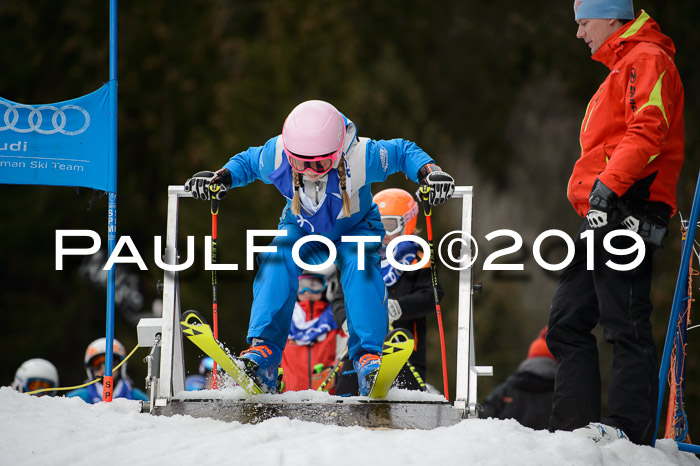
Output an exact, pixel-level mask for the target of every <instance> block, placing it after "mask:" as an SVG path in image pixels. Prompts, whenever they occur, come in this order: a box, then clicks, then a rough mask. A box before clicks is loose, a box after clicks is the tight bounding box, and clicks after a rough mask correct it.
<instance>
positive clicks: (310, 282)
mask: <svg viewBox="0 0 700 466" xmlns="http://www.w3.org/2000/svg"><path fill="white" fill-rule="evenodd" d="M325 289H326V279H325V278H323V277H322V276H320V275H302V276H300V277H299V291H298V294H302V293H304V292H306V291H308V292H309V293H322V292H323V290H325Z"/></svg>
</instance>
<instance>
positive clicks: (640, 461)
mask: <svg viewBox="0 0 700 466" xmlns="http://www.w3.org/2000/svg"><path fill="white" fill-rule="evenodd" d="M302 393H306V392H302ZM278 396H281V397H285V396H287V395H286V394H285V395H278ZM292 396H295V395H292V394H289V396H287V397H292ZM296 396H298V395H296ZM276 399H277V400H279V399H280V398H276ZM141 464H144V465H145V464H148V465H159V464H166V465H168V466H175V465H194V464H255V465H275V466H278V465H300V466H301V465H323V466H336V465H337V466H343V465H348V466H362V465H374V464H378V465H382V466H388V465H401V466H404V465H414V464H415V465H427V466H431V465H466V464H478V465H482V464H484V465H557V466H559V465H597V464H600V465H603V464H604V465H622V464H625V465H669V464H679V465H700V460H698V459H697V458H696V457H695V456H694V455H691V454H689V453H682V452H679V451H678V450H677V448H676V445H675V443H674V442H673V441H671V440H660V441H658V442H657V447H656V448H651V447H640V446H636V445H634V444H632V443H630V442H628V441H625V440H620V441H617V442H614V443H612V444H610V445H607V446H598V445H596V444H595V443H593V442H592V441H590V440H587V439H584V438H579V437H577V436H575V435H574V434H571V433H570V432H557V433H553V434H552V433H549V432H546V431H533V430H532V429H528V428H526V427H522V426H521V425H519V424H518V423H517V422H515V421H499V420H491V419H488V420H476V419H475V420H465V421H462V422H461V423H459V424H457V425H455V426H452V427H442V428H438V429H434V430H430V431H425V430H371V429H364V428H361V427H337V426H328V425H321V424H316V423H311V422H302V421H296V420H289V419H286V418H278V419H273V420H269V421H265V422H262V423H260V424H256V425H247V424H239V423H236V422H232V423H227V422H223V421H215V420H211V419H195V418H192V417H189V416H173V417H164V416H151V415H149V414H140V413H139V404H138V402H136V401H128V400H123V399H117V400H114V401H113V402H112V403H100V404H97V405H88V404H85V403H83V402H82V401H81V400H79V399H77V398H61V397H56V398H49V397H41V398H38V397H32V396H29V395H25V394H19V393H16V392H15V391H13V390H12V389H10V388H9V387H3V388H0V465H8V466H10V465H12V466H14V465H90V466H94V465H104V466H108V465H129V466H134V465H141Z"/></svg>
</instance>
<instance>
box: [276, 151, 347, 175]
mask: <svg viewBox="0 0 700 466" xmlns="http://www.w3.org/2000/svg"><path fill="white" fill-rule="evenodd" d="M338 151H340V149H338ZM338 151H336V152H334V153H331V154H326V155H320V156H318V157H304V156H301V155H295V154H292V153H291V152H289V151H285V152H286V153H287V159H289V165H291V166H292V168H293V169H294V171H296V172H297V173H305V172H307V171H312V172H313V173H315V174H317V175H325V174H326V173H328V172H329V171H331V168H333V163H334V162H335V161H336V160H337V159H338Z"/></svg>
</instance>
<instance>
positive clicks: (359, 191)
mask: <svg viewBox="0 0 700 466" xmlns="http://www.w3.org/2000/svg"><path fill="white" fill-rule="evenodd" d="M397 171H402V172H403V173H405V174H406V176H408V177H409V178H410V179H412V180H413V181H415V182H420V183H422V184H425V185H427V186H428V187H429V188H430V190H429V192H430V196H429V202H430V203H431V204H433V205H437V204H441V203H443V202H445V200H447V199H449V198H450V197H451V195H452V193H453V191H454V180H453V179H452V177H451V176H450V175H448V174H447V173H445V172H443V171H441V169H440V168H439V167H437V166H436V165H434V161H433V159H432V158H430V157H429V156H428V155H427V154H426V153H425V152H424V151H423V150H421V149H420V148H419V147H418V146H417V145H416V144H414V143H413V142H410V141H406V140H403V139H392V140H388V141H385V140H381V141H380V140H372V139H367V138H361V137H358V135H357V129H356V127H355V125H354V123H352V122H351V121H350V120H348V119H347V118H346V117H345V116H343V115H342V114H341V113H340V112H339V111H338V110H336V108H335V107H333V106H332V105H331V104H329V103H327V102H323V101H318V100H312V101H307V102H303V103H301V104H300V105H298V106H297V107H296V108H294V110H292V112H291V113H290V114H289V116H288V117H287V119H286V121H285V123H284V126H283V129H282V135H280V136H276V137H274V138H272V139H270V140H269V141H267V143H265V145H264V146H261V147H251V148H249V149H248V150H247V151H244V152H241V153H240V154H237V155H236V156H234V157H232V158H231V160H230V161H229V162H228V163H227V164H226V165H225V166H224V167H223V168H222V169H220V170H219V171H217V172H216V173H212V172H200V173H197V174H196V175H194V176H193V177H192V178H191V179H189V180H187V182H186V184H185V189H187V190H190V191H192V194H193V197H195V198H198V199H203V200H209V199H211V197H212V196H214V197H215V198H217V199H222V198H223V197H224V196H225V195H226V192H227V191H228V190H229V189H230V188H232V187H239V186H245V185H247V184H249V183H251V182H253V181H255V180H262V181H263V182H264V183H266V184H273V185H274V186H275V187H276V188H277V189H278V190H279V191H280V192H281V193H282V195H283V196H284V197H285V198H286V199H287V204H286V206H285V207H284V210H283V211H282V216H281V218H280V223H279V230H280V232H281V233H282V235H280V236H277V237H276V238H275V239H274V240H273V241H272V243H271V244H270V246H273V247H276V251H275V252H263V253H260V254H259V256H258V263H259V267H260V269H259V271H258V273H257V275H256V277H255V281H254V284H253V305H252V309H251V316H250V324H249V327H248V336H247V340H248V343H250V344H251V345H252V346H251V348H249V349H248V350H246V351H244V352H243V353H242V354H241V357H242V358H244V359H245V361H246V364H247V365H248V367H249V368H250V369H251V370H252V371H253V372H254V373H255V375H256V376H257V378H258V379H259V380H258V381H259V382H261V384H262V388H263V389H265V390H266V391H270V392H271V391H275V389H276V384H277V372H278V371H277V368H278V366H279V365H280V361H281V359H282V350H283V349H284V347H285V344H286V341H287V335H288V334H289V328H290V324H291V320H292V312H293V309H294V303H295V301H296V295H297V290H298V277H299V275H301V272H302V268H301V267H300V264H297V263H295V261H294V259H293V255H292V248H293V246H294V244H295V243H296V242H297V241H298V240H300V239H302V238H304V237H305V236H307V235H321V236H323V237H325V238H327V239H328V240H330V241H331V242H332V243H333V244H334V246H335V250H336V251H337V257H336V259H335V264H336V266H337V267H338V269H339V270H340V276H341V283H342V286H343V289H344V290H345V299H346V308H347V309H346V310H347V322H348V329H349V334H350V335H349V341H348V353H349V356H350V358H351V359H352V361H353V363H354V366H355V368H356V371H357V373H358V379H359V380H360V394H361V395H366V394H367V393H368V392H369V390H370V388H371V386H372V382H373V380H374V377H375V376H376V371H377V370H378V369H379V364H380V356H379V355H381V351H382V344H383V340H384V337H385V336H386V334H387V331H388V320H387V292H386V287H385V285H384V280H383V279H382V275H381V271H380V269H379V264H380V260H379V253H378V250H379V247H380V245H381V241H382V238H383V236H384V233H385V232H384V227H383V226H382V221H381V217H380V214H379V211H378V209H377V206H376V204H374V202H372V193H371V191H370V184H371V183H375V182H382V181H384V180H385V179H386V178H387V176H388V175H390V174H392V173H395V172H397ZM342 236H345V237H348V236H355V237H376V239H374V240H372V242H367V243H358V241H357V240H354V241H342V240H341V237H342ZM361 246H362V247H361ZM358 251H360V252H363V257H359V256H358ZM299 257H300V258H301V260H303V261H304V262H305V263H306V264H309V265H320V264H323V263H325V262H326V261H327V260H328V259H329V248H328V247H327V246H326V245H324V244H322V243H321V242H318V241H310V242H307V243H305V244H304V245H303V246H302V247H301V248H300V250H299ZM360 262H362V264H360ZM326 265H328V264H326ZM307 268H308V267H307ZM361 268H362V269H363V270H361Z"/></svg>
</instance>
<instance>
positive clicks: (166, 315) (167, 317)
mask: <svg viewBox="0 0 700 466" xmlns="http://www.w3.org/2000/svg"><path fill="white" fill-rule="evenodd" d="M453 197H454V198H456V199H461V200H462V212H461V230H460V231H461V241H460V243H461V248H460V249H461V256H460V262H459V265H460V269H461V270H460V272H459V298H458V306H457V311H458V319H457V358H456V386H455V399H454V402H453V404H452V406H450V408H451V409H452V410H454V412H453V413H450V415H449V416H447V417H450V418H451V419H452V421H448V422H453V421H454V419H464V418H474V417H477V416H478V403H477V381H478V377H480V376H490V375H492V374H493V369H492V367H491V366H477V365H476V363H475V360H476V358H475V353H474V317H473V294H474V285H473V272H472V264H471V262H472V247H471V231H472V201H473V188H472V187H471V186H457V187H456V188H455V192H454V196H453ZM188 198H192V193H191V192H188V191H185V189H184V186H169V187H168V212H167V230H166V242H165V251H164V256H163V262H164V263H165V264H169V265H177V264H179V257H178V247H177V236H178V218H179V202H180V199H188ZM137 331H138V341H139V346H141V347H152V351H151V354H150V355H149V356H148V357H147V358H146V359H147V362H148V369H149V374H148V377H147V385H148V388H149V390H150V395H151V396H150V399H151V401H150V402H148V403H144V407H143V409H144V410H147V411H150V412H151V413H154V414H175V413H190V414H192V413H194V412H197V413H200V414H201V411H202V410H201V409H191V408H183V407H182V406H184V405H182V406H181V407H180V408H178V407H174V406H173V405H174V404H175V403H185V402H184V401H183V400H178V399H176V398H175V397H176V395H177V394H178V393H179V392H182V391H184V390H185V366H184V353H183V337H182V332H180V294H179V283H178V272H176V271H165V272H164V280H163V314H162V316H161V317H160V318H147V319H141V321H140V322H139V324H138V327H137ZM187 401H188V402H191V401H192V400H191V399H190V398H189V397H188V400H187ZM229 404H230V403H229ZM234 404H235V403H234ZM341 404H342V403H341ZM369 404H370V403H364V405H365V406H367V405H369ZM339 405H340V404H339ZM187 406H191V403H190V404H188V405H187ZM220 408H221V406H219V410H220ZM365 414H366V413H365ZM271 415H272V416H274V414H271ZM285 415H288V414H285ZM247 416H248V418H249V415H247ZM219 417H221V416H219ZM228 417H229V418H230V417H231V416H230V415H229V416H228ZM443 417H444V416H443ZM223 418H226V416H224V417H223ZM399 427H401V426H399ZM435 427H437V426H435ZM419 428H423V427H419Z"/></svg>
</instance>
